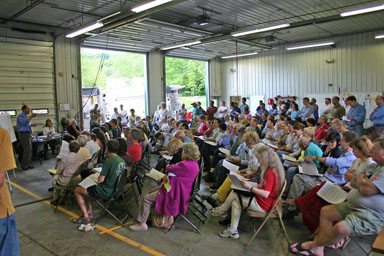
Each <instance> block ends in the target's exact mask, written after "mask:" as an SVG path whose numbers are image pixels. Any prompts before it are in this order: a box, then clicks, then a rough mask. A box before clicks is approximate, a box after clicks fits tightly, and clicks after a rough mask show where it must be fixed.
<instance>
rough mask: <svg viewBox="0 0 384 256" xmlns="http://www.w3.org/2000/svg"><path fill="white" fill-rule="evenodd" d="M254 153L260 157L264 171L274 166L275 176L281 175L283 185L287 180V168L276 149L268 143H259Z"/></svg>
mask: <svg viewBox="0 0 384 256" xmlns="http://www.w3.org/2000/svg"><path fill="white" fill-rule="evenodd" d="M252 153H253V155H254V156H255V157H256V158H257V159H258V161H259V164H260V167H261V169H262V171H263V173H264V172H265V171H266V170H268V169H269V168H272V170H273V172H274V174H275V176H278V177H279V180H280V187H281V186H282V185H283V184H284V181H285V170H284V167H283V165H282V164H281V161H280V159H279V157H278V156H277V154H276V153H275V151H273V150H272V149H271V148H270V147H268V146H266V145H259V144H258V145H257V147H255V148H254V149H253V151H252Z"/></svg>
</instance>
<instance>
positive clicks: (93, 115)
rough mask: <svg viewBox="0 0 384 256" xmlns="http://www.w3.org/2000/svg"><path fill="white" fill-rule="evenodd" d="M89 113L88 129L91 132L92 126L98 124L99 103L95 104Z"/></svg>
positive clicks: (97, 125)
mask: <svg viewBox="0 0 384 256" xmlns="http://www.w3.org/2000/svg"><path fill="white" fill-rule="evenodd" d="M90 114H91V123H90V125H91V127H90V131H91V132H92V129H93V128H95V127H99V126H100V125H99V121H100V117H101V115H100V109H99V104H95V107H94V109H92V110H91V111H90Z"/></svg>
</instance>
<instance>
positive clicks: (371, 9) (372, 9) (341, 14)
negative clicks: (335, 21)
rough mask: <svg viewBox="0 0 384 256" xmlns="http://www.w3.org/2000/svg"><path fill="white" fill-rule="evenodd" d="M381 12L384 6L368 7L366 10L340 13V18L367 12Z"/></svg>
mask: <svg viewBox="0 0 384 256" xmlns="http://www.w3.org/2000/svg"><path fill="white" fill-rule="evenodd" d="M381 10H384V4H383V5H379V6H373V7H368V8H364V9H359V10H354V11H349V12H342V13H340V16H341V17H347V16H352V15H357V14H363V13H367V12H376V11H381Z"/></svg>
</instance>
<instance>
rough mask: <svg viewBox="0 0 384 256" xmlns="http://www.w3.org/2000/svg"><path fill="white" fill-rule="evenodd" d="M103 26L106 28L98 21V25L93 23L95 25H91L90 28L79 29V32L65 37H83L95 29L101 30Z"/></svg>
mask: <svg viewBox="0 0 384 256" xmlns="http://www.w3.org/2000/svg"><path fill="white" fill-rule="evenodd" d="M102 26H104V24H103V23H102V22H101V21H96V23H93V24H91V25H89V26H86V27H84V28H81V29H78V30H76V31H74V32H72V33H69V34H66V35H65V37H67V38H73V37H76V36H78V35H82V34H84V33H87V32H89V31H92V30H94V29H97V28H101V27H102Z"/></svg>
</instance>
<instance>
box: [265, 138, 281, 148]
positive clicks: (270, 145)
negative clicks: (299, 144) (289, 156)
mask: <svg viewBox="0 0 384 256" xmlns="http://www.w3.org/2000/svg"><path fill="white" fill-rule="evenodd" d="M261 142H262V143H264V144H265V145H267V146H268V147H271V148H278V146H276V145H275V144H273V143H272V142H271V141H270V140H267V139H262V140H261Z"/></svg>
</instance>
